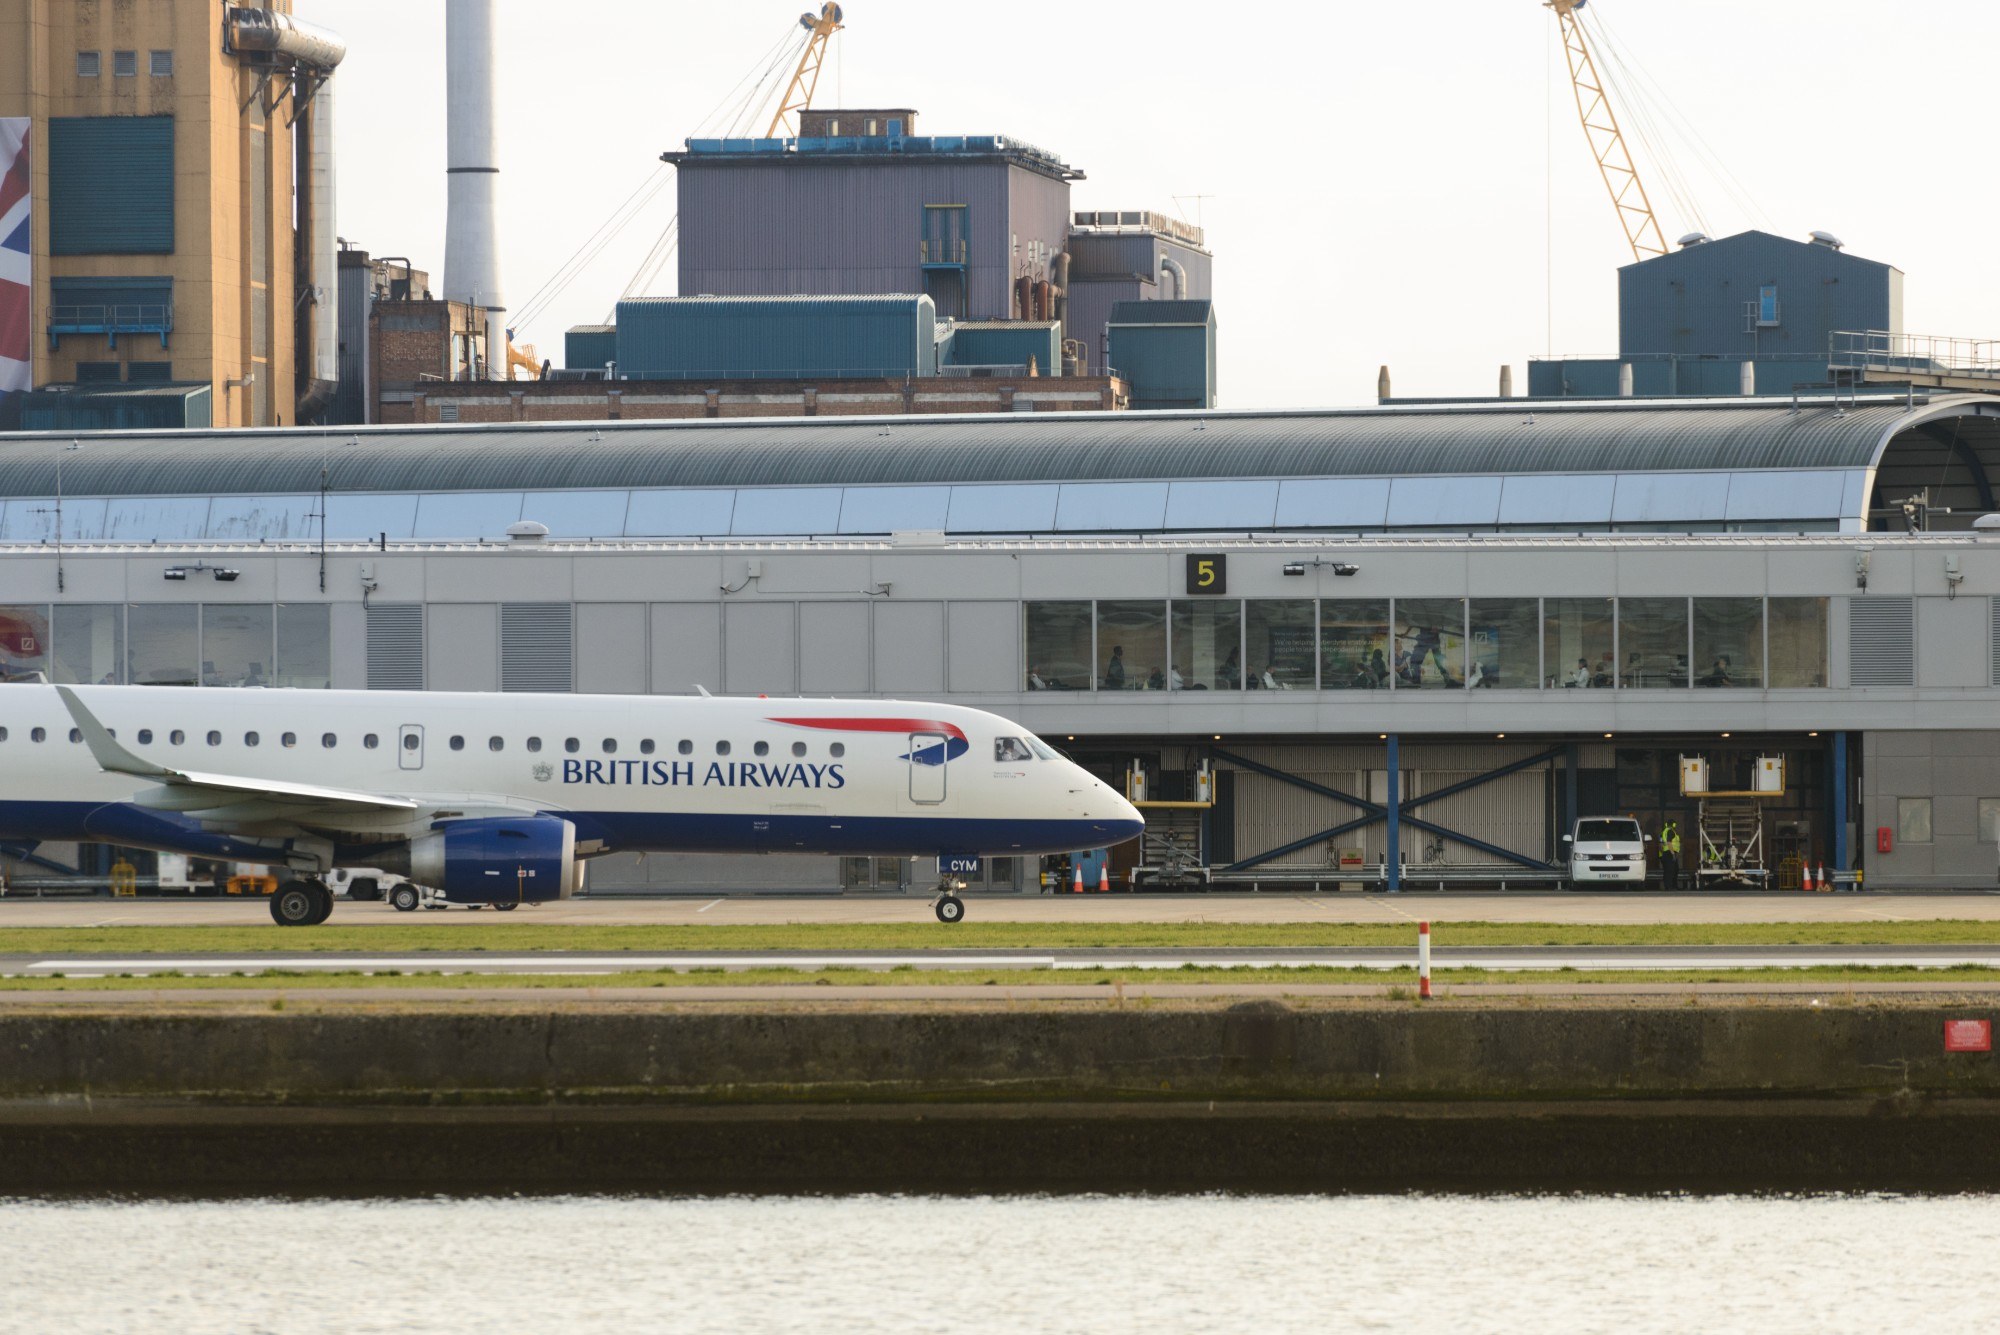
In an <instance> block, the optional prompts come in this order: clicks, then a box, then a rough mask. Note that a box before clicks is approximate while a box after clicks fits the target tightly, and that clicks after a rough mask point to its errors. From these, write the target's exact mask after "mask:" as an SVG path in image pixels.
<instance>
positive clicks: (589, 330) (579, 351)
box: [563, 324, 618, 371]
mask: <svg viewBox="0 0 2000 1335" xmlns="http://www.w3.org/2000/svg"><path fill="white" fill-rule="evenodd" d="M617 359H618V330H617V327H616V326H614V325H608V324H580V325H578V326H576V328H574V329H571V330H568V331H566V332H565V333H564V334H563V366H564V367H565V368H567V369H568V370H571V371H602V370H603V369H604V366H605V363H607V362H613V361H616V360H617Z"/></svg>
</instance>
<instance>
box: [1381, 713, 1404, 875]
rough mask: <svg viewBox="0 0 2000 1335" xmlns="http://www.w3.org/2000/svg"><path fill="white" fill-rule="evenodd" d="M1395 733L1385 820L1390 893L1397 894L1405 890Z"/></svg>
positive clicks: (1391, 737)
mask: <svg viewBox="0 0 2000 1335" xmlns="http://www.w3.org/2000/svg"><path fill="white" fill-rule="evenodd" d="M1398 742H1399V739H1398V738H1397V736H1396V734H1395V733H1393V732H1392V733H1390V734H1389V809H1388V811H1387V812H1385V813H1384V818H1385V819H1386V820H1387V821H1388V822H1389V893H1390V894H1392V895H1393V894H1395V893H1396V892H1397V891H1399V890H1401V889H1402V888H1403V849H1402V824H1403V822H1402V816H1401V811H1400V808H1401V807H1402V805H1403V803H1402V790H1403V775H1402V770H1401V764H1402V756H1401V751H1400V748H1399V746H1398Z"/></svg>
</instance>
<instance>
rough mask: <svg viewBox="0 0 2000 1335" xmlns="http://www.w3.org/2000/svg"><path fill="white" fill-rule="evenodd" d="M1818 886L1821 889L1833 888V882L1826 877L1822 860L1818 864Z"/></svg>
mask: <svg viewBox="0 0 2000 1335" xmlns="http://www.w3.org/2000/svg"><path fill="white" fill-rule="evenodd" d="M1819 888H1820V889H1822V890H1831V889H1833V882H1832V881H1831V880H1828V879H1827V875H1826V864H1825V863H1824V862H1822V863H1820V864H1819Z"/></svg>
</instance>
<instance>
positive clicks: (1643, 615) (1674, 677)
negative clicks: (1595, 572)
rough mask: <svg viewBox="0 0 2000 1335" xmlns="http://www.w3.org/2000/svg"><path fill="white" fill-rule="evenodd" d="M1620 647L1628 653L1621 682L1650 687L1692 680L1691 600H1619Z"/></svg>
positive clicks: (1681, 684) (1682, 684)
mask: <svg viewBox="0 0 2000 1335" xmlns="http://www.w3.org/2000/svg"><path fill="white" fill-rule="evenodd" d="M1618 649H1619V652H1620V653H1622V654H1624V656H1625V663H1624V667H1623V668H1622V669H1621V670H1620V671H1619V674H1618V684H1619V685H1620V686H1628V687H1637V688H1641V689H1644V688H1648V687H1673V686H1685V685H1687V684H1688V600H1687V599H1685V598H1621V599H1619V600H1618Z"/></svg>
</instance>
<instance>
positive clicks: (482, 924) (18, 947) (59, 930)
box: [0, 914, 2000, 955]
mask: <svg viewBox="0 0 2000 1335" xmlns="http://www.w3.org/2000/svg"><path fill="white" fill-rule="evenodd" d="M474 919H477V920H478V921H473V920H474ZM1431 930H1432V932H1433V938H1432V939H1433V941H1434V942H1435V943H1436V944H1437V946H1438V947H1439V948H1440V949H1448V948H1450V947H1452V946H1737V945H1740V946H1775V945H1800V946H1862V945H1875V946H1908V945H1979V946H1988V945H1996V944H2000V922H1985V921H1978V920H1970V919H1938V920H1934V921H1925V922H1869V921H1854V922H1749V923H1739V922H1724V923H1532V922H1530V923H1506V922H1457V923H1454V922H1451V921H1448V920H1433V922H1432V924H1431ZM1416 938H1417V930H1416V925H1415V924H1414V923H1410V924H1399V923H1320V922H1307V923H1205V922H1193V923H1188V922H1179V923H1145V922H1131V923H1069V922H1036V923H1005V922H985V923H982V922H968V923H960V924H958V925H957V926H953V927H946V926H943V925H942V924H939V923H935V922H907V923H756V924H746V923H733V924H718V925H715V926H707V925H680V924H658V925H654V924H649V925H643V926H593V925H589V924H578V923H547V924H542V923H537V922H534V921H532V920H529V921H524V922H507V923H498V922H494V921H492V915H487V914H466V915H462V916H460V917H459V918H457V919H456V920H454V921H451V922H421V923H410V924H404V923H399V922H386V923H370V924H361V925H356V926H342V925H340V924H339V923H338V921H336V922H334V923H332V924H329V925H327V926H324V927H314V928H307V929H286V928H281V927H278V926H276V925H275V924H258V925H255V926H241V927H236V926H185V927H182V926H173V927H150V926H148V927H134V926H125V927H22V928H8V929H4V930H0V954H13V955H69V954H121V955H124V954H233V953H244V952H253V951H271V950H286V951H311V952H315V953H316V952H320V951H361V952H366V953H369V954H403V953H410V954H419V953H422V952H426V951H492V952H495V953H521V952H526V951H537V950H578V951H591V952H600V953H601V952H613V951H668V950H685V951H730V950H808V951H814V950H816V951H830V950H937V949H945V948H949V949H958V950H1053V949H1064V948H1068V949H1086V948H1107V949H1125V950H1133V949H1147V948H1163V949H1186V950H1201V949H1226V948H1230V947H1268V948H1275V949H1300V948H1306V947H1316V946H1382V947H1402V948H1407V949H1411V950H1414V949H1415V947H1416Z"/></svg>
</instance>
